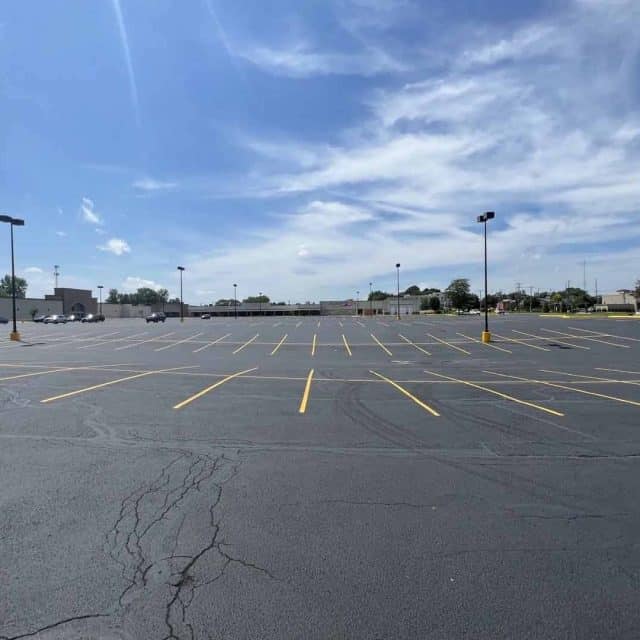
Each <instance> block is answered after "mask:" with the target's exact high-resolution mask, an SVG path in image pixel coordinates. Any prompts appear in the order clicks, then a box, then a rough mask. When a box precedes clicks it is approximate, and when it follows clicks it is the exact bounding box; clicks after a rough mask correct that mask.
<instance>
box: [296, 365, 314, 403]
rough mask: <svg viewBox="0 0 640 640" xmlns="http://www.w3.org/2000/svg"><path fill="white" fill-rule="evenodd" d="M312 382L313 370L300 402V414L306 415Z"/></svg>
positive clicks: (308, 377) (310, 372)
mask: <svg viewBox="0 0 640 640" xmlns="http://www.w3.org/2000/svg"><path fill="white" fill-rule="evenodd" d="M311 380H313V369H311V371H309V375H308V376H307V383H306V384H305V385H304V392H303V393H302V400H300V408H299V409H298V413H304V412H305V411H306V410H307V403H308V402H309V394H310V393H311Z"/></svg>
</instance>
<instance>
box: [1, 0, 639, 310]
mask: <svg viewBox="0 0 640 640" xmlns="http://www.w3.org/2000/svg"><path fill="white" fill-rule="evenodd" d="M639 26H640V3H638V2H636V1H635V0H573V1H566V2H561V1H554V2H551V1H540V0H539V1H532V2H526V3H524V2H512V1H510V0H504V1H503V0H495V1H492V2H480V1H479V0H478V1H475V0H465V1H463V0H439V1H436V2H426V1H418V0H317V1H306V0H269V1H268V2H266V1H265V0H243V1H242V2H237V1H231V0H224V1H223V0H189V1H177V0H173V1H170V0H135V1H134V0H89V1H87V0H65V1H63V0H57V1H52V2H41V1H40V0H21V1H20V2H17V1H16V2H5V3H3V4H2V6H1V7H0V69H1V72H2V82H1V84H0V87H1V91H2V93H1V99H0V122H1V123H2V125H1V128H0V132H1V137H0V186H1V193H2V201H1V203H0V209H1V210H2V212H6V213H9V214H10V215H14V216H16V217H24V218H25V219H26V226H25V227H24V228H23V229H19V230H17V232H16V240H17V268H18V271H19V273H20V274H21V275H24V276H25V277H27V279H28V280H29V282H30V289H29V294H30V295H42V294H43V293H45V292H48V291H49V290H50V289H51V287H52V280H53V277H52V271H53V265H54V264H59V265H61V272H62V276H61V284H63V285H65V286H80V287H87V288H94V287H95V285H97V284H103V285H104V286H105V288H111V287H115V288H118V289H120V290H124V291H127V290H134V289H136V288H137V287H138V286H154V287H155V286H163V287H167V288H168V289H169V290H170V291H171V292H172V293H175V292H176V291H177V282H178V278H177V272H176V266H177V265H178V264H182V265H184V266H185V267H186V268H187V271H186V272H185V298H186V299H187V300H188V301H190V302H192V303H198V302H210V301H212V300H215V299H217V298H220V297H229V296H230V295H232V292H233V287H232V285H233V283H234V282H236V283H237V284H238V293H239V295H240V296H242V297H244V296H246V295H250V294H255V293H257V292H258V291H264V292H266V293H268V294H269V295H270V296H271V297H272V299H278V300H292V301H293V300H301V301H305V300H319V299H327V298H341V297H352V296H354V295H355V291H356V290H360V291H361V292H364V291H366V290H367V289H368V283H369V282H373V284H374V288H382V289H392V288H393V283H394V268H393V267H394V264H395V263H396V262H400V263H401V264H402V285H403V286H408V285H410V284H414V283H417V284H419V285H422V286H440V287H444V286H446V285H447V284H448V282H449V281H450V280H451V279H452V278H454V277H458V276H464V277H469V278H470V279H471V281H472V287H473V289H474V290H478V289H480V287H481V286H482V284H481V266H482V254H481V247H482V245H481V241H480V236H479V231H480V228H479V225H477V224H476V223H475V222H474V220H475V216H476V215H477V214H478V213H481V212H483V211H485V210H487V209H491V210H495V211H496V214H497V218H496V221H495V224H493V225H492V226H491V229H490V234H491V235H490V252H491V271H490V288H491V289H494V290H495V289H497V288H502V289H509V290H511V289H513V288H514V286H515V283H516V282H520V283H522V284H523V285H526V286H529V285H531V286H534V287H535V288H541V289H544V288H559V287H562V286H564V284H565V283H566V281H567V280H571V281H572V282H573V283H576V284H580V285H581V284H582V277H583V268H582V261H583V260H586V261H587V279H588V288H589V289H591V290H592V289H593V288H594V280H595V278H598V281H599V288H600V290H601V291H602V290H613V289H616V288H620V287H630V286H632V285H633V283H634V281H635V279H636V278H639V277H640V245H639V242H638V241H639V239H640V238H639V236H640V225H638V222H639V221H640V215H639V203H640V181H639V180H638V177H639V175H638V174H639V171H638V169H639V167H640V108H639V107H640V40H639V39H638V37H637V30H638V27H639ZM0 231H2V230H0ZM5 231H7V229H6V228H5V230H4V231H2V233H4V232H5ZM7 240H8V238H7ZM7 244H8V243H7ZM5 246H7V245H5ZM2 269H4V270H5V271H7V270H8V269H9V259H8V252H5V251H2V252H0V270H2Z"/></svg>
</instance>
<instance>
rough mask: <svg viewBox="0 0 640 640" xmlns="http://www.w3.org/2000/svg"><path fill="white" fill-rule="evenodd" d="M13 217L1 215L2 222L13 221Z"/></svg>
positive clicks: (0, 220)
mask: <svg viewBox="0 0 640 640" xmlns="http://www.w3.org/2000/svg"><path fill="white" fill-rule="evenodd" d="M12 221H13V218H12V217H11V216H5V215H0V222H12Z"/></svg>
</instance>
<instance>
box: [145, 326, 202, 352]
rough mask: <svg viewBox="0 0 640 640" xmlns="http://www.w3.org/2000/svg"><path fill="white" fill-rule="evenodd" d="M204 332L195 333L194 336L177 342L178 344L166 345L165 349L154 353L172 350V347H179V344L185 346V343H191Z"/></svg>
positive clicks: (159, 349)
mask: <svg viewBox="0 0 640 640" xmlns="http://www.w3.org/2000/svg"><path fill="white" fill-rule="evenodd" d="M203 333H204V331H200V333H194V334H193V335H192V336H189V337H188V338H185V339H184V340H177V341H176V342H172V343H171V344H166V345H165V346H164V347H159V348H158V349H154V351H164V350H165V349H171V348H172V347H177V346H178V345H179V344H184V343H185V342H191V340H193V339H194V338H197V337H198V336H201V335H202V334H203Z"/></svg>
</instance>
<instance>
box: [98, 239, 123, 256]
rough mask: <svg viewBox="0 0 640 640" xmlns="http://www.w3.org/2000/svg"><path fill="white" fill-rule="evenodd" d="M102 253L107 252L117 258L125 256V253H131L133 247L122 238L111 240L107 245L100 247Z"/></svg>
mask: <svg viewBox="0 0 640 640" xmlns="http://www.w3.org/2000/svg"><path fill="white" fill-rule="evenodd" d="M97 248H98V249H100V251H107V252H109V253H113V254H114V255H116V256H121V255H124V254H125V253H131V247H130V246H129V244H128V243H127V242H126V240H122V239H121V238H110V239H109V240H107V242H105V244H102V245H98V247H97Z"/></svg>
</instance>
